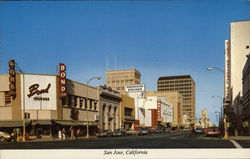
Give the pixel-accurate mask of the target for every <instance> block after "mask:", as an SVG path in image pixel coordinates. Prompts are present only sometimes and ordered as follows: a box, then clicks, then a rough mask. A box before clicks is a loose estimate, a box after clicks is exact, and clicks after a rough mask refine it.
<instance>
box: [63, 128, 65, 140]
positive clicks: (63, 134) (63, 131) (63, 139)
mask: <svg viewBox="0 0 250 159" xmlns="http://www.w3.org/2000/svg"><path fill="white" fill-rule="evenodd" d="M65 133H66V132H65V129H64V128H63V129H62V139H63V140H65Z"/></svg>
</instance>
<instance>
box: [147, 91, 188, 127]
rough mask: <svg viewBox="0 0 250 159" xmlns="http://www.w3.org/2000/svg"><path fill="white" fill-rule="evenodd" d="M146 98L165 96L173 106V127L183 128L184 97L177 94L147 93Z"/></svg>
mask: <svg viewBox="0 0 250 159" xmlns="http://www.w3.org/2000/svg"><path fill="white" fill-rule="evenodd" d="M146 96H164V97H165V98H166V100H167V101H168V102H169V103H171V104H173V106H174V109H173V116H174V119H173V126H174V127H176V126H179V127H180V126H183V119H182V117H183V113H182V109H183V108H182V95H181V94H180V93H178V92H177V91H176V92H156V91H147V92H146Z"/></svg>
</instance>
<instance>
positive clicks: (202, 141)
mask: <svg viewBox="0 0 250 159" xmlns="http://www.w3.org/2000/svg"><path fill="white" fill-rule="evenodd" d="M237 142H238V141H237ZM249 143H250V142H248V141H239V144H241V146H242V147H243V148H250V144H249ZM123 148H124V149H132V148H138V149H172V148H185V149H186V148H235V146H234V145H233V143H232V142H231V141H230V140H224V139H220V138H217V137H204V136H203V135H194V134H191V133H184V132H182V133H176V134H164V135H152V136H129V137H113V138H97V139H89V140H86V139H85V140H65V141H39V142H38V141H32V142H14V143H11V142H5V143H0V149H123Z"/></svg>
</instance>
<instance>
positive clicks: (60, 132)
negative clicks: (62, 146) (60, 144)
mask: <svg viewBox="0 0 250 159" xmlns="http://www.w3.org/2000/svg"><path fill="white" fill-rule="evenodd" d="M58 139H59V140H62V131H61V129H59V131H58Z"/></svg>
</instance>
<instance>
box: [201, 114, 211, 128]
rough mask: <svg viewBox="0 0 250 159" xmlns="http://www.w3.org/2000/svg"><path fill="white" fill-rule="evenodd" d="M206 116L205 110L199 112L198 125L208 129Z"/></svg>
mask: <svg viewBox="0 0 250 159" xmlns="http://www.w3.org/2000/svg"><path fill="white" fill-rule="evenodd" d="M208 121H209V120H208V114H207V110H201V118H200V123H201V127H202V128H207V127H208Z"/></svg>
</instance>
